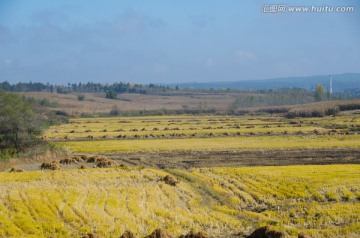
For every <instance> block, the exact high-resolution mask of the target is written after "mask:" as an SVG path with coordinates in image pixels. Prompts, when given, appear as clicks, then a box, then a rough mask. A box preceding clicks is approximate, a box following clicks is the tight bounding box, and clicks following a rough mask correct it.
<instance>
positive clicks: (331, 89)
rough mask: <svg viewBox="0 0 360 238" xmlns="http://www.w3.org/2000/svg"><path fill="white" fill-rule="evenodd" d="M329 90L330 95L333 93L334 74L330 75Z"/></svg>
mask: <svg viewBox="0 0 360 238" xmlns="http://www.w3.org/2000/svg"><path fill="white" fill-rule="evenodd" d="M329 92H330V95H331V94H332V93H333V88H332V76H331V75H329Z"/></svg>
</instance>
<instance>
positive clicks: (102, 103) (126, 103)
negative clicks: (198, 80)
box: [21, 92, 235, 116]
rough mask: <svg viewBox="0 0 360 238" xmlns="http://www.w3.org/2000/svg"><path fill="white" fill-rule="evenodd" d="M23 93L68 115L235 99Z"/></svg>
mask: <svg viewBox="0 0 360 238" xmlns="http://www.w3.org/2000/svg"><path fill="white" fill-rule="evenodd" d="M21 94H22V95H25V96H27V97H33V98H36V99H40V100H41V99H47V100H49V101H50V102H56V103H58V104H59V106H58V107H56V108H53V110H60V111H63V112H66V113H67V114H69V115H72V116H80V115H81V114H85V115H99V114H108V113H109V112H110V111H111V110H112V109H113V107H114V106H115V107H117V108H118V109H119V110H121V111H129V112H136V111H155V110H162V109H167V110H181V109H183V108H184V106H186V107H187V108H188V109H194V110H196V109H209V108H210V109H216V110H218V111H222V112H224V111H225V110H226V109H227V108H228V106H229V105H230V104H231V103H233V101H234V100H235V95H233V94H219V95H216V94H195V96H192V97H190V96H161V95H144V94H120V95H118V97H117V100H113V99H106V98H105V94H91V93H86V94H83V95H85V100H84V101H79V100H78V99H77V94H57V93H45V92H34V93H33V92H24V93H21Z"/></svg>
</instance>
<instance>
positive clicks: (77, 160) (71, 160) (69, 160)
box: [60, 157, 80, 164]
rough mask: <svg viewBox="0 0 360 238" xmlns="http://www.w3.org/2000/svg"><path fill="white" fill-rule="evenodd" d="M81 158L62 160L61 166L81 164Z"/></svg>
mask: <svg viewBox="0 0 360 238" xmlns="http://www.w3.org/2000/svg"><path fill="white" fill-rule="evenodd" d="M79 160H80V158H79V157H71V158H66V159H62V160H60V164H77V163H78V162H79Z"/></svg>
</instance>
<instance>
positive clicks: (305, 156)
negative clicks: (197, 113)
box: [1, 148, 360, 171]
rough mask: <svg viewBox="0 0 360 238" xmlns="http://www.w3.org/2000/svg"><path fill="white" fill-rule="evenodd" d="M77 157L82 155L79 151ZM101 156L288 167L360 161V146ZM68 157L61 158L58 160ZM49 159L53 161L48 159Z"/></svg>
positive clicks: (135, 161)
mask: <svg viewBox="0 0 360 238" xmlns="http://www.w3.org/2000/svg"><path fill="white" fill-rule="evenodd" d="M77 156H81V154H78V155H77ZM98 156H101V157H106V158H108V159H111V160H113V161H116V162H117V164H118V165H120V166H142V167H151V168H160V169H166V168H169V169H172V168H181V169H189V168H193V167H222V166H227V167H234V166H285V165H311V164H313V165H315V164H360V150H359V149H358V148H331V149H324V148H321V149H276V150H275V149H270V150H224V151H177V152H174V151H173V152H146V153H141V152H123V153H107V154H99V155H98ZM61 159H64V158H63V157H61V156H60V157H59V158H58V161H59V160H61ZM48 161H49V160H48ZM42 162H44V161H41V160H39V159H35V160H30V159H27V160H24V161H23V160H17V161H16V163H15V162H12V163H9V164H8V165H7V166H5V165H3V166H2V167H1V171H10V169H11V167H16V168H18V169H23V170H24V171H29V170H39V169H40V166H41V164H42ZM96 164H97V162H95V161H94V163H87V162H86V161H82V162H78V163H77V164H62V165H61V167H62V169H69V168H81V167H83V168H87V167H96Z"/></svg>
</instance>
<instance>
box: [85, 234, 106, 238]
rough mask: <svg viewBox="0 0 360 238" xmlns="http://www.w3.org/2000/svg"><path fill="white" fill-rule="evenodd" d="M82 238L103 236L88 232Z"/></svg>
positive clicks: (99, 237)
mask: <svg viewBox="0 0 360 238" xmlns="http://www.w3.org/2000/svg"><path fill="white" fill-rule="evenodd" d="M82 238H103V237H102V236H101V235H98V234H95V233H88V234H86V235H84V236H82Z"/></svg>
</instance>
